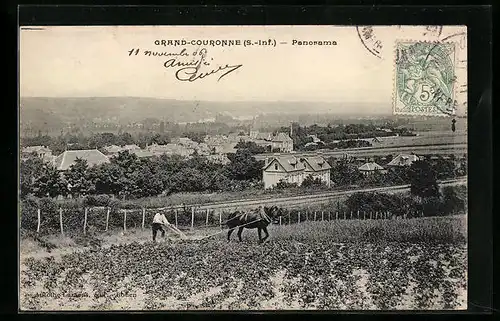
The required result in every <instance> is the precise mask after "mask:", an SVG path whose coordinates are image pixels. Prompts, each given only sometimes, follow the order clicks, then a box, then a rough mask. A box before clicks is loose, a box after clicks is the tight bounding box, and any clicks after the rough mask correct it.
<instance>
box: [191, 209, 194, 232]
mask: <svg viewBox="0 0 500 321" xmlns="http://www.w3.org/2000/svg"><path fill="white" fill-rule="evenodd" d="M191 228H194V207H191Z"/></svg>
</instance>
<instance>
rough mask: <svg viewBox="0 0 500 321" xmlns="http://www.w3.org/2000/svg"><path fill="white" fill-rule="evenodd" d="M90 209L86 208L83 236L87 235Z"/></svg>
mask: <svg viewBox="0 0 500 321" xmlns="http://www.w3.org/2000/svg"><path fill="white" fill-rule="evenodd" d="M88 210H89V209H88V207H86V208H85V220H84V221H83V235H86V234H87V213H88Z"/></svg>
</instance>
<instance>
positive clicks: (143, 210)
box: [142, 208, 146, 230]
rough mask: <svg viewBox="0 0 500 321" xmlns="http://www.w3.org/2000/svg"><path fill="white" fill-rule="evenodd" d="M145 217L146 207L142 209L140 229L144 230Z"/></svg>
mask: <svg viewBox="0 0 500 321" xmlns="http://www.w3.org/2000/svg"><path fill="white" fill-rule="evenodd" d="M145 219H146V208H143V209H142V229H143V230H144V220H145Z"/></svg>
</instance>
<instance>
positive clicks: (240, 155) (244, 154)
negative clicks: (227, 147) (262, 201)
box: [226, 149, 264, 180]
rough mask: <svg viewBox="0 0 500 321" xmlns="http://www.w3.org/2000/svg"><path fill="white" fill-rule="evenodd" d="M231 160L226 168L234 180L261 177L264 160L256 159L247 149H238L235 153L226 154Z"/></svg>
mask: <svg viewBox="0 0 500 321" xmlns="http://www.w3.org/2000/svg"><path fill="white" fill-rule="evenodd" d="M228 158H229V160H230V161H231V162H230V163H229V164H227V165H226V166H227V169H228V172H229V175H230V177H231V178H233V179H235V180H258V179H260V178H261V177H262V167H263V165H264V162H262V161H257V160H256V159H255V158H254V157H253V156H252V153H251V152H250V151H249V150H247V149H239V150H237V151H236V153H235V154H229V155H228Z"/></svg>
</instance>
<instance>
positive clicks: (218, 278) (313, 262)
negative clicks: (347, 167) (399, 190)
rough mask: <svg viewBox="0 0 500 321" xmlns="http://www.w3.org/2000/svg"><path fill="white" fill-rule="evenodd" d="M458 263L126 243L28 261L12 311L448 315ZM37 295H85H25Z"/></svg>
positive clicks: (462, 267) (318, 249)
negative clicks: (128, 300) (134, 307)
mask: <svg viewBox="0 0 500 321" xmlns="http://www.w3.org/2000/svg"><path fill="white" fill-rule="evenodd" d="M465 262H466V248H465V246H463V245H453V244H444V243H413V244H412V243H400V242H372V243H367V242H353V243H336V242H334V241H325V240H321V241H318V240H310V241H309V242H307V243H301V242H295V241H291V240H288V239H277V240H274V241H273V242H270V243H267V244H265V245H264V246H256V245H255V243H254V242H243V243H240V244H236V243H225V242H222V241H221V240H217V239H215V240H211V241H203V242H196V241H190V242H183V241H179V242H173V243H159V244H158V243H145V244H139V243H131V244H127V245H119V246H111V247H109V248H101V249H100V250H98V251H86V252H76V253H72V254H68V255H65V256H62V258H61V260H57V261H56V260H55V259H54V258H47V259H33V258H31V259H27V260H26V261H25V262H24V263H23V264H24V265H25V268H24V269H23V272H22V275H21V297H22V300H21V301H22V302H21V303H22V306H23V308H25V309H43V308H47V305H48V304H56V306H52V308H54V309H67V308H68V307H69V306H75V305H74V304H76V305H78V306H80V308H89V309H97V308H107V309H112V308H113V307H116V306H117V302H120V298H121V297H123V296H127V295H128V296H130V297H135V298H136V299H135V301H140V302H141V307H140V308H141V309H176V308H177V309H179V308H180V309H264V308H269V307H271V308H278V309H293V308H313V309H398V308H409V309H433V308H448V309H453V308H457V307H459V306H460V305H461V304H463V300H464V298H462V297H461V294H462V293H464V292H465V291H466V263H465ZM40 289H43V290H44V291H46V292H47V293H52V294H53V297H58V298H64V297H69V296H70V294H71V293H78V292H79V293H82V292H84V293H86V295H87V297H85V298H84V299H81V298H74V297H72V298H71V302H72V303H68V301H67V300H66V301H65V300H63V299H53V297H51V298H50V299H48V298H43V297H36V296H34V295H33V294H34V293H35V292H36V291H39V290H40ZM199 294H203V295H201V296H200V295H199ZM138 296H139V297H141V298H142V299H137V297H138ZM88 298H90V299H88ZM75 302H76V303H75ZM136 303H137V302H136ZM72 304H73V305H72ZM401 304H403V306H402V305H401ZM125 305H126V304H125ZM120 308H121V309H124V308H127V306H124V305H123V304H122V306H121V307H120Z"/></svg>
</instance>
